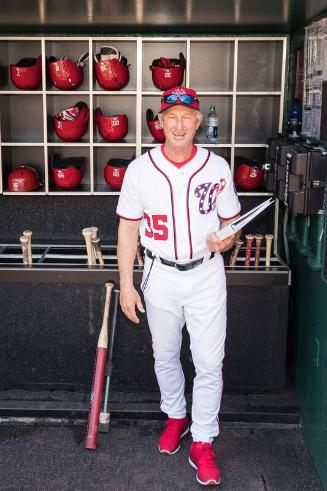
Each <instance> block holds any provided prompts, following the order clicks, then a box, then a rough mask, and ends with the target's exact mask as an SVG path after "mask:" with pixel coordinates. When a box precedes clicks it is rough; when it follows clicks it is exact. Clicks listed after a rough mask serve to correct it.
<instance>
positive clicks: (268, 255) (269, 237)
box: [265, 234, 274, 267]
mask: <svg viewBox="0 0 327 491" xmlns="http://www.w3.org/2000/svg"><path fill="white" fill-rule="evenodd" d="M273 238H274V236H273V234H266V235H265V239H266V267H269V266H270V258H271V244H272V241H273Z"/></svg>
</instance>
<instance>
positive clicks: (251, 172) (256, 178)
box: [234, 157, 264, 191]
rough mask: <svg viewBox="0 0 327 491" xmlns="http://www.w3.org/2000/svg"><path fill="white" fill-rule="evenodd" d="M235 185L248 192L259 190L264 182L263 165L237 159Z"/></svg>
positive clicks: (244, 159)
mask: <svg viewBox="0 0 327 491" xmlns="http://www.w3.org/2000/svg"><path fill="white" fill-rule="evenodd" d="M235 164H236V168H235V173H234V180H235V184H236V185H237V186H238V187H240V188H241V189H244V190H246V191H253V190H255V189H258V188H259V187H260V186H261V185H262V183H263V180H264V170H263V169H262V165H261V164H259V163H258V162H255V161H253V160H249V159H246V158H241V157H236V159H235Z"/></svg>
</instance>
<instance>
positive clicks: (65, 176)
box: [51, 155, 85, 189]
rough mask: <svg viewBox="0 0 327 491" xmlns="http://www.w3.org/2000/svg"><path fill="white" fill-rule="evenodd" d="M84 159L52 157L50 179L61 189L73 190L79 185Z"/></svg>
mask: <svg viewBox="0 0 327 491" xmlns="http://www.w3.org/2000/svg"><path fill="white" fill-rule="evenodd" d="M84 161H85V158H84V157H67V158H62V159H60V158H59V157H58V155H54V156H53V157H52V163H51V167H52V177H53V180H54V182H55V184H56V186H58V187H59V188H61V189H74V188H76V187H77V186H79V185H80V183H81V180H82V178H83V174H84V169H83V166H84Z"/></svg>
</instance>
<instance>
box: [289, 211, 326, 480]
mask: <svg viewBox="0 0 327 491" xmlns="http://www.w3.org/2000/svg"><path fill="white" fill-rule="evenodd" d="M297 220H298V223H297V226H296V230H297V233H296V236H294V239H295V240H294V241H293V242H292V243H291V268H292V287H291V299H292V301H291V324H290V339H289V346H290V347H291V350H292V355H293V363H294V365H295V366H294V368H295V380H296V392H297V395H298V398H299V402H300V407H301V421H302V430H303V435H304V438H305V441H306V444H307V446H308V448H309V450H310V452H311V454H312V457H313V459H314V462H315V465H316V468H317V471H318V473H319V476H320V479H321V481H322V484H323V486H324V488H325V489H327V283H326V282H325V281H324V280H323V279H322V276H321V267H318V265H317V263H316V265H314V262H315V261H314V259H315V258H314V257H313V256H312V253H313V252H314V250H315V248H316V245H317V238H318V237H320V235H319V234H320V231H321V226H320V227H319V225H320V224H319V225H318V218H317V217H312V218H311V222H310V229H309V230H310V234H309V237H308V249H307V251H305V249H306V248H305V247H303V240H301V236H302V234H301V229H302V230H303V227H305V226H306V224H305V223H304V220H305V219H304V218H301V217H299V218H298V219H297ZM320 223H321V222H320ZM319 229H320V230H319ZM296 237H297V240H296ZM322 245H323V244H322ZM300 250H301V252H300ZM316 257H318V259H320V254H319V253H318V255H316ZM318 263H319V261H318Z"/></svg>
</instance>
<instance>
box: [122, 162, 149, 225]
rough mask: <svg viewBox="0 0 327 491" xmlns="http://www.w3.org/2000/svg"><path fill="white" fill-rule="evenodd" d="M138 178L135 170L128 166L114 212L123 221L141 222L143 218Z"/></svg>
mask: <svg viewBox="0 0 327 491" xmlns="http://www.w3.org/2000/svg"><path fill="white" fill-rule="evenodd" d="M138 177H139V176H138V175H137V168H135V166H133V165H131V164H130V166H129V167H128V168H127V171H126V173H125V176H124V180H123V185H122V188H121V191H120V196H119V200H118V205H117V210H116V213H117V215H118V216H119V217H120V218H125V220H142V218H143V206H142V203H141V200H140V192H139V189H138V182H139V180H138Z"/></svg>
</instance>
